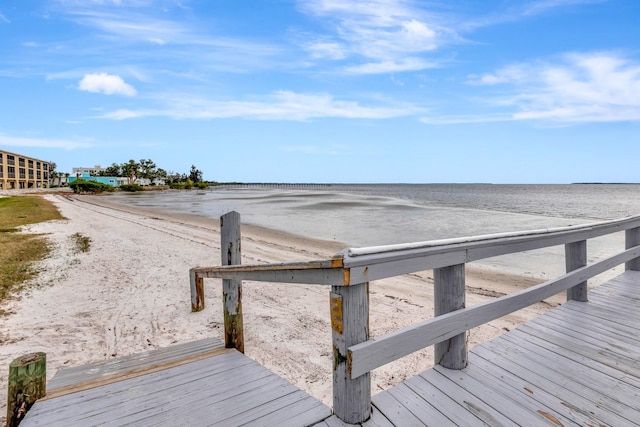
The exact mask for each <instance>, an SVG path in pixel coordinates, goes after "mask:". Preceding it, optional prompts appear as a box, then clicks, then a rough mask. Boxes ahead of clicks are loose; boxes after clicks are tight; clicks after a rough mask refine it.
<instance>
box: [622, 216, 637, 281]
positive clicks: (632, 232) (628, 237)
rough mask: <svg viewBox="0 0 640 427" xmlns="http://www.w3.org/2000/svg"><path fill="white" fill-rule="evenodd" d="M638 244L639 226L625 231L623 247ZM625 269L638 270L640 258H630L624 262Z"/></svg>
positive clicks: (628, 247) (626, 247)
mask: <svg viewBox="0 0 640 427" xmlns="http://www.w3.org/2000/svg"><path fill="white" fill-rule="evenodd" d="M638 245H640V227H637V228H630V229H629V230H626V231H625V249H630V248H632V247H634V246H638ZM624 267H625V270H634V271H640V258H636V259H632V260H631V261H629V262H626V263H625V264H624Z"/></svg>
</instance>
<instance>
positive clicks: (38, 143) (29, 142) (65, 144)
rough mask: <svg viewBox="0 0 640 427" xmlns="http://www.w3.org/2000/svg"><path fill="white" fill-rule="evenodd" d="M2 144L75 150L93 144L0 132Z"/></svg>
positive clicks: (0, 142) (0, 143)
mask: <svg viewBox="0 0 640 427" xmlns="http://www.w3.org/2000/svg"><path fill="white" fill-rule="evenodd" d="M0 145H5V146H8V147H38V148H61V149H63V150H74V149H77V148H88V147H90V146H91V145H90V144H88V143H86V142H78V141H70V140H66V139H41V138H22V137H15V136H7V135H2V134H0Z"/></svg>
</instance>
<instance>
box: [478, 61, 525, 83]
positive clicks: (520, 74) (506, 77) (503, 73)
mask: <svg viewBox="0 0 640 427" xmlns="http://www.w3.org/2000/svg"><path fill="white" fill-rule="evenodd" d="M529 71H530V69H529V68H527V67H524V66H522V65H510V66H508V67H504V68H502V69H500V70H498V71H496V72H495V73H489V74H483V75H481V76H469V77H468V80H467V83H468V84H471V85H497V84H504V83H517V82H520V81H523V80H525V79H526V78H527V75H528V74H529Z"/></svg>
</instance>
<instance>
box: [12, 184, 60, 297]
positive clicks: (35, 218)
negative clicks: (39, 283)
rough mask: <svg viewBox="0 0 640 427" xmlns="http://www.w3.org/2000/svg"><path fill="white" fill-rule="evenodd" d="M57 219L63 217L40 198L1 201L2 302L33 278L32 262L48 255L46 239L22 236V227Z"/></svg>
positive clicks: (23, 197) (50, 204) (16, 198)
mask: <svg viewBox="0 0 640 427" xmlns="http://www.w3.org/2000/svg"><path fill="white" fill-rule="evenodd" d="M55 219H64V217H63V216H62V215H61V214H60V212H59V211H58V210H57V209H56V207H55V206H54V204H53V203H51V202H50V201H48V200H45V199H43V198H41V197H30V196H18V197H5V198H0V302H1V301H4V300H6V299H7V298H9V296H10V295H12V294H15V292H17V291H19V290H20V289H21V288H22V286H23V285H24V283H25V282H26V281H27V280H29V279H31V278H33V277H34V275H35V274H36V273H37V272H36V271H35V269H34V268H33V263H34V262H36V261H39V260H41V259H43V258H44V257H46V255H47V254H48V253H49V246H48V244H47V241H46V239H45V238H44V237H43V236H40V235H36V234H24V233H20V228H19V227H20V226H23V225H27V224H35V223H38V222H43V221H49V220H55Z"/></svg>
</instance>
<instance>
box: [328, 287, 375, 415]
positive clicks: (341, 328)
mask: <svg viewBox="0 0 640 427" xmlns="http://www.w3.org/2000/svg"><path fill="white" fill-rule="evenodd" d="M331 329H332V334H331V335H332V338H333V412H334V413H335V414H336V416H337V417H338V418H340V419H341V420H342V421H344V422H345V423H349V424H357V423H361V422H363V421H366V420H368V419H369V417H370V416H371V374H370V373H368V372H367V373H366V374H364V375H361V376H359V377H358V378H354V379H351V372H348V369H347V354H348V352H347V349H348V348H349V347H350V346H352V345H355V344H359V343H361V342H364V341H367V340H368V339H369V283H360V284H356V285H350V286H332V287H331Z"/></svg>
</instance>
